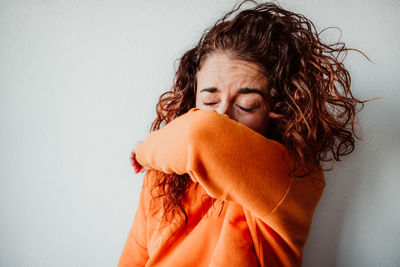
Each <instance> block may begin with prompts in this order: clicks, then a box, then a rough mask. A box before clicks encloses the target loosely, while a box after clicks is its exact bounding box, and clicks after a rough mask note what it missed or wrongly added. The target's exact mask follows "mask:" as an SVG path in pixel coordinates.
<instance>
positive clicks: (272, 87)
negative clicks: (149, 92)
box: [150, 0, 372, 230]
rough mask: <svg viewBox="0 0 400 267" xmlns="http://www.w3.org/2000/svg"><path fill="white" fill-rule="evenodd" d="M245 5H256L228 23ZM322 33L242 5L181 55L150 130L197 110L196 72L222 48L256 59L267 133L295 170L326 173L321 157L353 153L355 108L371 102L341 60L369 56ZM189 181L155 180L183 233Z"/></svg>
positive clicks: (273, 11) (276, 9)
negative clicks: (355, 88)
mask: <svg viewBox="0 0 400 267" xmlns="http://www.w3.org/2000/svg"><path fill="white" fill-rule="evenodd" d="M246 2H251V3H253V4H254V5H255V6H253V7H252V8H248V9H246V10H242V11H241V12H239V13H238V14H237V15H235V16H234V17H233V18H232V19H231V20H229V17H230V16H232V14H233V13H235V12H236V11H238V10H239V9H240V7H241V6H242V5H243V4H244V3H246ZM321 33H322V31H321V32H320V33H318V32H317V30H316V27H315V26H314V24H313V23H312V22H311V21H310V20H308V19H307V18H305V17H304V16H303V15H301V14H296V13H293V12H290V11H288V10H285V9H283V8H282V7H280V6H279V5H278V4H275V3H270V2H266V3H260V4H258V3H257V2H256V1H252V0H245V1H243V2H241V3H240V4H239V5H238V6H235V7H234V8H233V9H232V10H231V11H229V12H228V13H227V14H226V15H224V16H223V17H222V18H221V19H219V20H217V22H216V23H215V24H214V25H213V26H212V27H211V28H209V29H206V30H205V32H204V34H203V35H202V37H201V38H200V40H199V42H198V43H197V45H196V46H195V47H194V48H192V49H190V50H188V51H187V52H186V53H185V54H184V55H183V56H182V57H181V58H180V62H179V66H178V69H177V71H176V74H175V77H174V81H173V86H172V88H171V90H170V91H167V92H165V93H163V94H162V95H161V96H160V98H159V102H158V103H157V106H156V112H157V118H156V119H155V120H154V121H153V123H152V125H151V129H150V131H155V130H158V129H160V128H161V127H162V126H163V125H165V124H168V123H169V122H170V121H172V120H173V119H174V118H176V117H178V116H180V115H182V114H184V113H186V112H187V111H189V110H190V109H191V108H193V107H195V97H196V74H197V72H198V71H199V70H200V68H201V67H202V64H203V63H204V62H205V60H206V59H207V58H208V57H209V56H210V55H213V54H215V53H223V54H226V55H228V56H229V57H230V58H231V59H240V60H245V61H248V62H252V63H255V64H256V65H258V66H259V67H260V70H261V71H262V73H263V74H264V75H265V76H266V77H267V78H268V79H269V85H268V88H267V89H268V90H267V91H268V93H269V97H270V99H271V102H272V106H271V108H270V110H269V112H268V116H269V117H270V120H271V124H270V127H269V128H270V131H269V132H268V134H267V135H266V137H267V138H270V139H273V140H276V141H278V142H279V143H281V144H283V145H284V146H285V147H286V148H287V149H288V151H290V153H291V157H293V159H294V162H295V163H296V166H295V168H296V169H299V168H305V170H307V173H306V174H303V175H301V176H299V177H304V176H306V175H308V174H310V173H311V172H313V171H317V170H323V169H322V165H321V163H322V162H327V161H331V160H333V159H334V160H336V161H340V157H341V156H344V155H348V154H350V153H351V152H352V151H353V150H354V143H355V139H354V137H356V138H358V139H360V138H359V137H358V136H357V135H356V133H355V131H354V125H355V124H356V123H355V119H356V113H357V112H359V111H361V109H362V108H363V107H364V103H365V102H368V101H370V100H372V99H370V100H365V101H361V100H359V99H356V98H355V97H354V96H353V94H352V92H351V90H350V83H351V78H350V74H349V72H348V71H347V70H346V68H345V67H344V65H343V60H344V59H345V57H346V54H347V52H348V51H350V50H354V51H357V52H360V53H361V54H362V55H364V56H365V57H366V58H367V59H368V60H369V58H368V57H367V56H366V55H365V54H364V53H363V52H361V51H359V50H357V49H353V48H348V47H346V46H345V44H344V43H342V42H336V43H334V44H325V43H323V42H322V41H321V39H320V34H321ZM340 56H343V57H342V59H339V57H340ZM358 104H360V105H361V108H360V109H359V110H357V109H356V107H357V105H358ZM329 152H330V153H331V154H332V156H331V157H328V155H329ZM331 169H332V168H331ZM331 169H328V170H331ZM325 171H326V170H325ZM191 183H192V181H191V179H190V177H189V176H188V175H187V174H185V175H178V174H162V175H159V176H158V178H157V181H156V183H155V187H159V188H160V189H161V192H163V193H162V194H160V195H159V196H157V197H161V196H164V199H163V208H164V214H169V215H171V214H172V215H173V216H172V218H173V217H175V216H174V215H175V214H176V213H177V214H180V215H182V214H183V215H184V217H185V224H184V227H183V228H182V229H181V230H183V229H185V228H186V226H187V221H188V217H187V214H186V212H185V209H184V207H183V206H182V204H181V201H182V199H183V197H184V196H185V194H186V193H187V191H188V188H189V186H190V185H191ZM153 189H154V188H153ZM214 201H216V199H212V203H214ZM222 204H223V201H222ZM179 211H180V212H179Z"/></svg>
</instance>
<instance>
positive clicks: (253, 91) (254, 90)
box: [200, 87, 264, 97]
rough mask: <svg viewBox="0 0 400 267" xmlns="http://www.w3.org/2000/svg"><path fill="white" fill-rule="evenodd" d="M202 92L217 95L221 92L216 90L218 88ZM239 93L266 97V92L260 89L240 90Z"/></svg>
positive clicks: (245, 88) (206, 89)
mask: <svg viewBox="0 0 400 267" xmlns="http://www.w3.org/2000/svg"><path fill="white" fill-rule="evenodd" d="M201 92H209V93H215V92H220V90H218V88H216V87H210V88H204V89H201V90H200V93H201ZM238 93H239V94H254V93H255V94H259V95H261V96H262V97H264V92H263V91H261V90H259V89H256V88H248V87H244V88H240V89H239V90H238Z"/></svg>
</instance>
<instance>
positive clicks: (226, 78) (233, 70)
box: [197, 54, 267, 87]
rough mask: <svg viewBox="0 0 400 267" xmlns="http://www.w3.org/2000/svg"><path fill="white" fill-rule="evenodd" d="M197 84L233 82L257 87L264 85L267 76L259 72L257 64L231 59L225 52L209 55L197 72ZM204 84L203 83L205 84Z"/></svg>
mask: <svg viewBox="0 0 400 267" xmlns="http://www.w3.org/2000/svg"><path fill="white" fill-rule="evenodd" d="M197 82H198V85H202V84H203V83H206V84H208V83H210V82H213V83H224V84H232V83H233V84H235V83H240V84H242V85H243V83H246V84H247V85H253V86H258V87H264V86H265V85H266V83H267V78H266V77H265V76H264V75H263V74H262V73H261V70H260V68H259V66H258V65H257V64H255V63H253V62H249V61H245V60H240V59H231V58H230V57H229V56H227V55H225V54H213V55H211V56H209V57H208V58H207V59H206V60H205V62H204V63H203V66H202V67H201V69H200V70H199V71H198V73H197ZM206 84H205V85H206Z"/></svg>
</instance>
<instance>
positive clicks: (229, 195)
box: [118, 108, 325, 267]
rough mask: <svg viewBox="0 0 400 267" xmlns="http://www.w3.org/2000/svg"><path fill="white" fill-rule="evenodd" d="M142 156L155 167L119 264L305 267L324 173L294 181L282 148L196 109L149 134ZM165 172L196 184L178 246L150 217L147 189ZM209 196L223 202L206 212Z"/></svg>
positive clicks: (139, 151) (167, 230)
mask: <svg viewBox="0 0 400 267" xmlns="http://www.w3.org/2000/svg"><path fill="white" fill-rule="evenodd" d="M136 156H137V160H138V162H139V163H140V164H141V165H143V166H145V167H147V168H149V169H151V170H149V171H148V172H147V174H146V176H145V179H144V182H143V188H142V191H141V195H140V202H139V206H138V209H137V212H136V215H135V219H134V222H133V225H132V228H131V230H130V232H129V235H128V238H127V240H126V243H125V247H124V249H123V252H122V255H121V257H120V261H119V265H118V266H119V267H122V266H170V267H178V266H182V267H183V266H213V267H214V266H229V267H236V266H257V265H259V266H300V265H301V262H302V250H303V246H304V244H305V242H306V239H307V236H308V232H309V228H310V225H311V220H312V215H313V212H314V209H315V207H316V205H317V203H318V201H319V199H320V197H321V194H322V192H323V186H322V183H321V181H324V179H325V177H324V173H323V172H322V171H320V172H317V173H314V174H312V175H309V176H308V177H306V178H300V179H299V178H294V177H289V176H288V172H289V170H291V168H292V165H291V161H290V160H289V156H288V153H287V150H286V149H285V147H284V146H283V145H282V144H280V143H278V142H276V141H274V140H270V139H267V138H265V137H264V136H262V135H260V134H259V133H257V132H255V131H253V130H252V129H250V128H248V127H247V126H245V125H243V124H241V123H238V122H236V121H234V120H232V119H230V118H229V117H228V116H227V115H221V114H218V113H217V112H216V111H214V110H199V109H197V108H192V109H191V110H190V111H189V112H187V113H186V114H183V115H181V116H180V117H178V118H176V119H174V120H173V121H171V122H170V123H168V124H167V125H165V126H164V127H163V128H161V129H160V130H158V131H154V132H151V133H150V134H149V135H148V137H147V139H146V140H145V141H144V142H142V143H140V144H139V146H138V147H137V150H136ZM160 172H164V173H174V172H175V173H178V174H184V173H188V174H189V175H190V177H191V179H192V180H193V182H194V183H193V184H191V186H190V190H189V192H188V194H187V196H186V199H185V201H184V203H183V204H184V207H185V209H186V212H187V214H188V219H189V221H188V226H187V228H186V230H185V232H183V233H180V234H179V235H175V236H174V238H173V241H172V242H167V239H168V237H169V236H170V235H171V233H172V232H174V231H175V230H176V229H177V227H178V225H176V224H166V223H162V222H160V218H161V217H160V216H161V215H160V216H159V217H158V219H157V216H156V217H152V216H151V215H150V213H149V208H150V206H149V203H150V199H151V195H150V191H149V189H151V188H152V187H153V185H154V184H153V182H154V179H155V177H156V176H157V175H159V173H160ZM312 178H316V179H312ZM318 181H320V182H318ZM196 184H197V185H200V186H197V187H196V186H195V185H196ZM153 194H154V193H153ZM204 195H206V196H208V197H210V196H211V197H213V198H216V199H219V200H224V201H225V204H224V205H223V206H217V207H209V206H208V207H209V209H206V211H207V210H209V211H208V212H206V213H205V214H204V212H202V211H203V205H202V203H203V202H204V197H203V196H204ZM202 197H203V198H202ZM206 207H207V205H206ZM220 207H222V208H223V209H222V212H221V214H218V213H219V211H220V210H221V208H220ZM214 209H215V211H213V210H214ZM164 226H165V227H164Z"/></svg>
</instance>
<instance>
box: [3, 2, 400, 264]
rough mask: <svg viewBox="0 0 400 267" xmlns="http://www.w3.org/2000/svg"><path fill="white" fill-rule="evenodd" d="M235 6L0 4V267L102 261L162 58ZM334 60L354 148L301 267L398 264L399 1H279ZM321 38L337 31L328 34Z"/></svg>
mask: <svg viewBox="0 0 400 267" xmlns="http://www.w3.org/2000/svg"><path fill="white" fill-rule="evenodd" d="M235 3H236V1H228V0H227V1H212V0H207V1H204V0H203V1H195V0H190V1H188V0H180V1H178V0H175V1H155V0H151V1H128V0H126V1H121V0H118V1H115V0H114V1H111V0H107V1H100V0H99V1H94V0H93V1H88V0H87V1H84V0H81V1H78V0H70V1H67V0H64V1H61V0H60V1H56V0H53V1H51V0H42V1H38V0H37V1H21V0H20V1H13V0H0V127H1V128H0V211H1V219H0V266H116V264H117V262H118V260H119V256H120V254H121V251H122V248H123V245H124V243H125V239H126V237H127V234H128V231H129V228H130V226H131V223H132V221H133V218H134V214H135V211H136V206H137V203H138V200H139V192H140V187H141V185H142V180H143V174H135V173H134V172H133V168H132V167H131V165H130V162H129V156H130V152H131V150H132V148H133V147H134V145H135V143H136V142H137V141H139V140H142V139H144V138H145V137H146V135H147V133H148V131H149V127H150V124H151V122H152V121H153V119H154V118H155V105H156V102H157V100H158V97H159V96H160V95H161V93H163V92H165V91H167V90H169V89H170V87H171V84H172V79H173V75H174V72H175V69H176V67H177V62H176V60H177V59H178V58H179V57H180V56H182V55H183V53H184V52H185V51H186V50H188V49H190V48H191V47H192V46H194V45H195V43H196V42H197V41H198V39H199V38H200V36H201V34H202V32H203V30H205V29H206V28H207V27H209V26H211V25H212V24H213V23H214V22H215V21H216V20H217V19H218V18H219V17H221V16H222V15H223V14H224V13H225V12H226V11H228V10H230V9H231V8H232V7H233V5H234V4H235ZM280 4H281V5H282V6H283V7H284V8H287V9H289V10H292V11H295V12H298V13H302V14H304V15H305V16H306V17H308V18H309V19H311V20H312V21H313V22H314V23H315V25H316V26H317V29H318V30H322V29H323V28H325V27H330V26H337V27H339V28H340V29H341V30H342V36H341V39H340V40H341V41H344V42H345V43H346V44H347V45H348V46H350V47H354V48H357V49H360V50H362V51H363V52H365V53H366V54H367V55H368V56H369V57H370V58H371V60H372V61H373V62H374V63H371V62H369V61H368V60H366V59H365V58H364V57H363V56H361V55H360V54H359V53H356V52H350V53H349V54H348V56H347V58H346V60H345V64H346V66H347V67H348V69H349V71H350V73H351V75H352V76H351V77H352V88H353V92H354V95H355V96H356V97H358V98H361V99H369V98H374V97H382V98H381V99H380V100H377V101H372V102H369V103H367V104H366V107H365V108H364V110H363V111H362V112H361V113H360V114H359V121H360V124H361V126H362V133H361V135H362V138H363V140H362V141H357V143H356V149H355V151H354V152H353V153H352V154H351V155H349V156H346V157H344V158H343V161H341V162H338V163H333V164H331V165H333V167H334V169H333V171H331V172H327V173H326V178H327V187H326V191H325V192H324V195H323V197H322V199H321V201H320V203H319V204H318V207H317V209H316V213H315V216H314V221H313V225H312V229H311V232H310V236H309V240H308V243H307V244H306V247H305V251H304V266H315V267H317V266H346V267H347V266H400V253H399V248H400V229H399V228H400V194H399V188H400V182H399V174H398V169H397V167H398V166H399V163H400V149H399V141H400V140H399V139H400V138H399V137H400V119H399V113H400V108H399V107H400V105H399V100H400V91H399V85H400V83H399V80H400V79H399V77H400V68H399V59H400V53H399V47H400V37H399V32H400V4H399V2H398V1H394V0H392V1H389V0H386V1H382V0H375V1H362V0H347V1H337V0H336V1H330V0H322V1H321V0H319V1H317V0H313V1H311V0H309V1H290V0H285V1H280ZM324 36H325V38H326V40H334V41H336V40H337V39H338V38H339V36H340V33H339V31H337V30H329V31H328V32H327V33H326V34H325V35H324Z"/></svg>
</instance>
